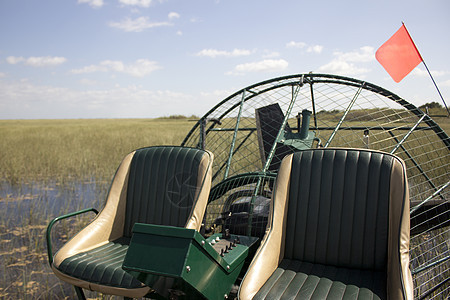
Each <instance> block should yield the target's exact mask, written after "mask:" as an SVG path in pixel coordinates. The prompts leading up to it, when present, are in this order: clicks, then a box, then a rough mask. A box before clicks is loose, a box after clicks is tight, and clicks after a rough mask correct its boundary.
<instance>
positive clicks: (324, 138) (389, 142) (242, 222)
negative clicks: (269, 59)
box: [183, 74, 450, 299]
mask: <svg viewBox="0 0 450 300" xmlns="http://www.w3.org/2000/svg"><path fill="white" fill-rule="evenodd" d="M183 145H186V146H193V147H202V148H205V149H208V150H210V151H212V152H213V153H214V155H215V158H214V166H213V186H214V187H213V189H212V190H211V196H210V202H209V204H208V207H207V213H206V225H207V228H208V229H209V230H210V231H220V230H223V229H225V228H227V227H228V228H229V229H230V230H232V231H234V232H235V233H238V234H244V233H245V234H251V235H255V236H261V235H263V234H264V230H265V226H266V223H267V213H268V205H269V201H270V196H271V193H272V189H271V188H272V186H273V181H274V178H275V175H274V174H273V173H272V172H276V171H277V169H278V166H279V162H280V161H281V159H282V158H283V157H284V156H285V155H286V154H288V153H292V152H294V151H297V150H299V149H306V148H315V147H352V148H370V149H375V150H381V151H385V152H389V153H393V154H395V155H397V156H399V157H401V158H402V159H403V160H404V161H405V163H406V167H407V174H408V181H409V192H410V201H411V203H410V207H411V245H410V258H411V270H412V273H413V280H414V293H415V297H416V298H417V299H446V298H448V297H449V296H450V282H449V278H450V260H449V258H450V203H449V187H448V186H449V184H450V181H449V170H450V168H449V164H450V139H449V137H448V136H447V134H446V133H445V131H444V130H442V128H441V127H440V126H439V125H438V124H437V123H436V122H435V121H434V120H433V119H432V118H431V117H430V116H428V115H427V114H425V113H424V112H422V111H421V110H420V109H418V108H416V107H415V106H414V105H412V104H411V103H409V102H407V101H406V100H404V99H402V98H400V97H399V96H397V95H395V94H393V93H391V92H389V91H387V90H385V89H383V88H381V87H379V86H376V85H373V84H371V83H368V82H364V81H360V80H356V79H352V78H347V77H341V76H334V75H327V74H300V75H292V76H286V77H281V78H275V79H271V80H267V81H264V82H261V83H258V84H254V85H251V86H249V87H246V88H244V89H242V90H240V91H238V92H236V93H234V94H232V95H231V96H229V97H228V98H226V99H224V100H223V101H221V102H220V103H219V104H217V105H216V106H215V107H214V108H212V109H211V110H210V111H209V112H208V113H206V114H205V115H204V116H203V117H202V118H201V120H199V122H198V123H196V124H195V125H194V127H193V128H192V130H191V131H190V132H189V134H188V135H187V136H186V138H185V140H184V141H183ZM243 173H246V174H243Z"/></svg>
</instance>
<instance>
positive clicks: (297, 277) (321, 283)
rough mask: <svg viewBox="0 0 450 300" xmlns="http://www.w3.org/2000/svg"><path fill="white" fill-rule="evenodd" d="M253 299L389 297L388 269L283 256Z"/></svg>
mask: <svg viewBox="0 0 450 300" xmlns="http://www.w3.org/2000/svg"><path fill="white" fill-rule="evenodd" d="M253 299H254V300H255V299H386V278H385V272H379V271H365V270H358V269H347V268H338V267H333V266H325V265H319V264H311V263H305V262H301V261H298V260H288V259H284V260H283V261H282V262H281V263H280V265H279V267H278V268H277V269H276V270H275V272H274V273H273V274H272V275H271V276H270V278H269V279H268V280H267V281H266V283H265V284H264V285H263V286H262V288H261V289H260V290H259V291H258V293H257V294H256V295H255V297H254V298H253Z"/></svg>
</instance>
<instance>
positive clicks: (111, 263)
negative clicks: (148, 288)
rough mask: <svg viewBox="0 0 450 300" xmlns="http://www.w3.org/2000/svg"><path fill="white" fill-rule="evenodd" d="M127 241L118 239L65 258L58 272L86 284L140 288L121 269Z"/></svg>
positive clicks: (137, 283) (132, 278)
mask: <svg viewBox="0 0 450 300" xmlns="http://www.w3.org/2000/svg"><path fill="white" fill-rule="evenodd" d="M128 244H129V239H119V240H117V241H114V242H109V243H107V244H105V245H102V246H100V247H97V248H95V249H92V250H90V251H86V252H82V253H78V254H76V255H74V256H71V257H68V258H66V259H65V260H64V261H63V262H62V263H61V265H60V266H59V267H58V270H59V271H61V272H63V273H65V274H67V275H69V276H72V277H75V278H78V279H81V280H85V281H88V282H92V283H96V284H100V285H106V286H113V287H119V288H127V289H133V288H142V286H143V285H142V283H140V282H139V281H138V280H136V279H135V278H134V277H133V276H131V275H130V274H128V273H127V272H125V271H124V270H123V269H122V263H123V260H124V258H125V254H126V252H127V249H128Z"/></svg>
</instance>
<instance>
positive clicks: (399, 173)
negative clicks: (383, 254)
mask: <svg viewBox="0 0 450 300" xmlns="http://www.w3.org/2000/svg"><path fill="white" fill-rule="evenodd" d="M405 170H406V168H405V165H404V162H403V161H401V160H399V159H394V161H393V166H392V174H391V178H392V181H391V186H390V197H391V201H390V203H389V241H388V249H389V250H388V251H389V253H388V266H387V268H388V270H387V294H388V298H389V299H405V298H404V295H403V291H405V296H406V299H411V300H412V299H413V298H414V291H413V281H412V276H411V271H410V270H409V238H410V215H409V189H408V182H405V180H406V171H405ZM402 211H403V214H401V212H402Z"/></svg>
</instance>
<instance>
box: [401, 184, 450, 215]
mask: <svg viewBox="0 0 450 300" xmlns="http://www.w3.org/2000/svg"><path fill="white" fill-rule="evenodd" d="M449 185H450V181H447V183H446V184H444V185H443V186H442V187H441V188H440V189H438V190H437V191H436V192H434V193H433V195H431V196H430V197H428V198H427V199H425V200H423V201H422V202H421V203H420V204H417V205H416V206H414V207H413V208H411V210H410V211H409V213H410V214H413V213H414V212H415V211H416V210H418V209H419V208H421V207H422V206H423V205H424V204H425V203H427V202H428V201H430V200H431V199H433V198H434V197H435V196H436V195H437V194H440V193H441V192H442V191H443V190H444V189H446V188H447V187H448V186H449Z"/></svg>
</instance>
